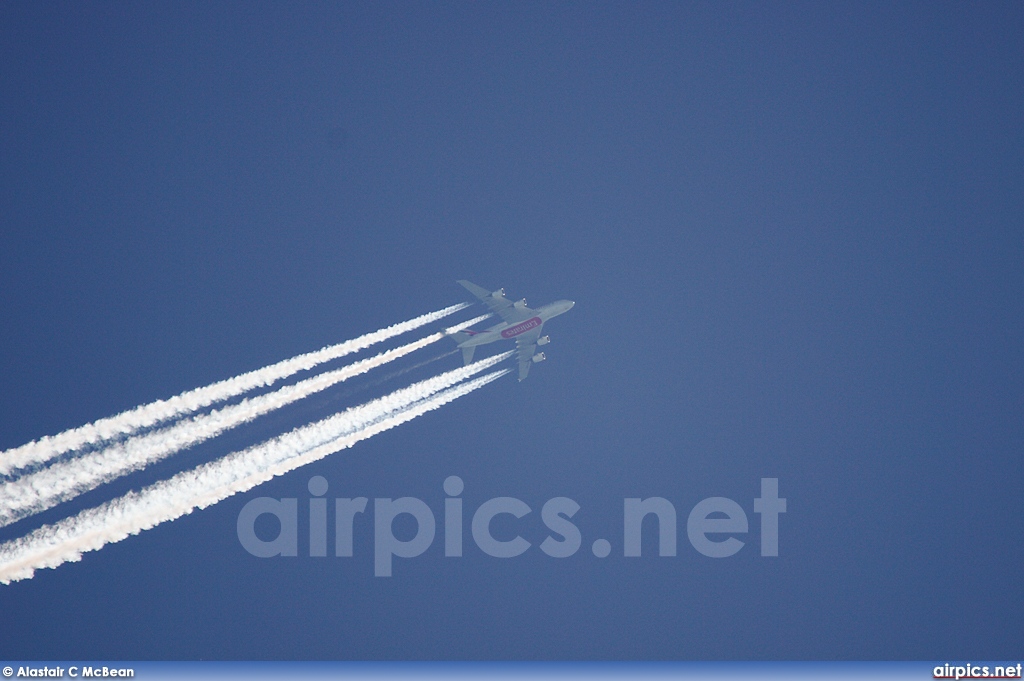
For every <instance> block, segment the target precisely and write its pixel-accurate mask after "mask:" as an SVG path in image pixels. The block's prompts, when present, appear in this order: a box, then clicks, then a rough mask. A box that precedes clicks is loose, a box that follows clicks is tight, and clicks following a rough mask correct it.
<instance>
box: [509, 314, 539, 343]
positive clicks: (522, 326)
mask: <svg viewBox="0 0 1024 681" xmlns="http://www.w3.org/2000/svg"><path fill="white" fill-rule="evenodd" d="M540 324H541V321H540V317H531V318H530V319H527V320H526V321H525V322H519V323H518V324H516V325H515V326H510V327H508V328H507V329H505V330H504V331H502V332H501V337H502V338H513V337H514V336H518V335H519V334H521V333H524V332H526V331H529V330H530V329H536V328H537V327H538V326H540Z"/></svg>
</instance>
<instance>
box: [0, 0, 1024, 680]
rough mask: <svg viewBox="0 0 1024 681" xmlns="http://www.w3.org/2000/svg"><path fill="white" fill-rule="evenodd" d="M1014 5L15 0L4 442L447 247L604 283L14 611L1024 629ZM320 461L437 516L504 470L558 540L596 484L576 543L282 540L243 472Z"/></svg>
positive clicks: (6, 111) (302, 631) (915, 638)
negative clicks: (256, 509)
mask: <svg viewBox="0 0 1024 681" xmlns="http://www.w3.org/2000/svg"><path fill="white" fill-rule="evenodd" d="M1022 29H1024V10H1022V7H1021V5H1020V4H1019V3H1007V2H986V3H903V4H898V5H893V4H891V3H859V4H854V5H843V6H840V7H831V6H826V5H825V4H823V3H790V4H785V5H768V4H752V3H748V4H736V3H679V4H669V3H643V4H638V5H626V4H613V3H592V4H581V3H559V4H542V3H525V4H496V3H478V4H469V3H465V4H464V3H455V4H453V3H444V4H409V3H401V4H389V3H365V4H356V3H347V4H326V3H307V4H301V5H294V4H284V3H280V4H268V3H237V4H231V3H217V4H214V5H211V4H209V3H191V4H190V3H148V4H142V5H138V4H128V3H115V4H102V5H98V4H77V3H51V4H39V3H20V2H19V3H4V4H3V5H2V6H0V209H2V210H0V216H2V229H0V319H2V324H0V386H2V387H0V448H2V449H6V448H9V447H13V446H17V445H20V444H22V443H24V442H27V441H29V440H31V439H34V438H37V437H40V436H42V435H46V434H52V433H56V432H59V431H61V430H63V429H65V428H69V427H74V426H77V425H81V424H83V423H86V422H89V421H92V420H94V419H96V418H99V417H103V416H107V415H110V414H113V413H116V412H118V411H121V410H123V409H126V408H130V407H132V406H134V405H136V404H140V403H143V402H148V401H151V400H154V399H158V398H164V397H168V396H170V395H173V394H176V393H178V392H181V391H183V390H187V389H189V388H193V387H196V386H200V385H205V384H207V383H210V382H212V381H215V380H219V379H222V378H226V377H229V376H232V375H235V374H238V373H241V372H243V371H247V370H250V369H254V368H257V367H260V366H263V365H266V364H269V363H271V362H274V361H277V360H280V359H283V358H286V357H290V356H292V355H295V354H298V353H301V352H306V351H309V350H313V349H316V348H319V347H321V346H323V345H327V344H330V343H335V342H339V341H342V340H345V339H348V338H352V337H355V336H357V335H359V334H361V333H364V332H367V331H372V330H374V329H377V328H380V327H383V326H386V325H388V324H392V323H395V322H398V321H402V320H404V319H408V318H411V317H413V316H416V315H418V314H422V313H424V312H427V311H429V310H433V309H438V308H440V307H444V306H446V305H449V304H451V303H454V302H458V301H461V300H465V299H466V298H467V297H466V295H465V292H464V291H463V290H462V289H461V288H460V287H459V286H457V285H456V284H455V280H456V279H462V278H467V279H470V280H473V281H475V282H477V283H479V284H481V285H483V286H485V287H488V288H497V287H499V286H504V287H505V289H506V291H507V292H508V294H509V296H510V297H513V298H519V297H522V296H525V297H526V298H527V300H528V301H529V302H530V303H531V304H542V303H545V302H549V301H550V300H554V299H559V298H569V299H572V300H575V301H576V303H577V304H576V307H575V308H574V309H573V310H572V311H571V312H570V313H569V314H567V315H565V316H564V317H561V318H559V319H557V320H555V321H554V322H552V323H551V325H550V328H546V329H545V330H546V331H547V332H548V333H549V334H550V335H551V337H552V343H551V345H550V346H548V349H549V351H548V358H549V359H548V361H547V362H545V363H544V364H542V365H539V366H537V367H536V368H535V369H534V370H533V371H532V372H531V376H530V379H529V380H528V381H526V382H524V383H522V384H517V383H516V382H515V380H514V379H513V378H511V377H510V378H507V379H503V380H501V381H499V382H497V383H495V384H492V385H490V386H487V387H486V388H484V389H482V390H481V391H479V392H478V393H475V394H473V395H471V396H467V397H465V398H463V399H460V400H459V401H457V402H455V403H454V404H451V405H449V406H447V407H445V408H444V409H442V410H440V411H438V412H434V413H432V414H429V415H427V416H424V417H422V418H420V419H418V420H416V421H414V422H411V423H409V424H407V425H405V426H402V427H401V428H398V429H396V430H394V431H391V432H389V433H386V434H383V435H380V436H378V437H376V438H373V439H371V440H369V441H367V442H364V443H361V444H360V445H358V446H356V447H355V448H353V449H351V450H347V451H345V452H342V453H340V454H338V455H335V456H332V457H330V458H328V459H326V460H323V461H321V462H318V463H316V464H313V465H310V466H308V467H306V468H303V469H301V470H299V471H295V472H293V473H291V474H289V475H286V476H283V477H281V478H278V479H276V480H274V481H272V482H270V483H267V484H265V485H262V486H260V487H258V488H256V489H254V490H252V491H251V492H248V493H246V494H242V495H238V496H236V497H233V498H231V499H229V500H227V501H225V502H223V503H221V504H219V505H217V506H215V507H212V508H210V509H207V510H205V511H202V512H199V513H195V514H192V515H190V516H187V517H185V518H183V519H181V520H178V521H176V522H173V523H169V524H165V525H162V526H160V527H158V528H156V529H154V530H151V531H149V532H145V533H143V534H142V535H140V536H138V537H133V538H130V539H128V540H126V541H124V542H122V543H119V544H116V545H112V546H109V547H107V548H105V549H103V550H102V551H99V552H96V553H92V554H88V555H86V556H85V558H84V560H83V561H82V562H81V563H74V564H69V565H65V566H62V567H61V568H59V569H57V570H45V571H42V572H40V573H38V574H37V576H36V577H35V578H34V579H32V580H28V581H24V582H19V583H16V584H13V585H10V586H7V587H0V613H3V615H4V616H3V617H2V618H0V655H2V656H5V657H13V656H17V657H21V658H37V659H56V658H75V657H79V658H80V657H89V658H140V659H200V658H203V659H541V660H547V659H876V658H878V659H932V658H943V659H945V658H972V659H980V658H983V657H989V658H992V657H996V658H998V657H1001V656H1005V655H1009V654H1013V653H1019V643H1020V639H1019V632H1020V631H1021V628H1022V625H1024V614H1022V612H1024V611H1022V609H1021V603H1022V602H1024V590H1022V586H1021V580H1020V578H1019V565H1020V563H1021V559H1022V558H1024V549H1022V546H1024V544H1022V542H1021V537H1022V533H1024V516H1022V514H1021V512H1020V510H1021V490H1022V489H1024V485H1022V482H1024V470H1022V461H1024V459H1022V456H1021V448H1022V444H1024V438H1022V435H1024V424H1022V417H1021V414H1022V413H1024V411H1022V407H1024V399H1022V398H1024V390H1022V389H1024V363H1022V352H1021V348H1022V347H1024V337H1022V336H1024V324H1022V320H1024V314H1022V312H1024V310H1022V302H1021V301H1022V300H1024V295H1022V294H1024V290H1022V289H1024V286H1022V284H1024V270H1022V267H1021V263H1022V256H1024V230H1022V225H1021V215H1022V210H1021V209H1022V201H1021V192H1020V188H1021V187H1022V186H1024V176H1022V175H1024V168H1022V165H1021V158H1024V155H1022V151H1024V149H1022V141H1024V140H1022V135H1021V120H1024V115H1022V114H1024V111H1022V108H1024V107H1022V104H1024V95H1022V90H1021V87H1020V84H1021V77H1022V75H1024V68H1022V67H1024V63H1022V62H1024V53H1022V52H1021V50H1020V46H1019V40H1020V35H1021V34H1022ZM445 349H447V348H445ZM429 356H430V354H429V352H427V351H425V352H424V354H423V355H422V356H419V355H418V356H416V358H410V360H409V362H408V364H407V366H408V365H411V364H413V363H414V361H415V359H425V358H427V357H429ZM457 361H458V360H457V358H456V357H449V358H445V359H443V360H439V361H438V362H435V363H434V364H432V365H430V368H429V369H426V368H424V369H422V370H420V373H419V374H410V375H409V377H408V378H407V379H401V380H399V379H396V380H395V381H393V382H392V383H389V384H386V385H385V386H383V388H382V387H366V389H365V390H366V392H365V394H367V395H369V394H372V391H373V390H377V391H378V392H379V391H380V390H384V389H391V388H392V387H395V388H397V387H399V386H400V385H402V384H403V383H402V380H409V379H411V378H416V377H420V376H425V375H429V372H430V371H439V370H440V369H441V368H450V367H454V366H456V365H457ZM368 378H369V377H368ZM341 393H343V391H338V394H332V395H327V396H323V397H321V398H317V399H314V400H311V401H310V403H309V404H303V405H300V406H298V407H297V408H295V409H292V410H290V411H289V412H288V413H285V414H281V415H276V416H275V417H271V418H268V419H266V420H264V421H260V422H257V423H255V424H253V425H252V426H251V427H247V428H246V429H244V430H243V432H239V433H235V434H232V435H230V436H228V437H226V438H222V439H220V440H218V441H215V442H212V443H209V444H208V445H204V446H201V447H198V448H196V449H195V450H192V451H189V452H186V453H184V454H183V455H182V456H181V457H179V458H178V459H177V460H176V462H174V463H168V464H166V465H161V466H158V467H156V469H155V470H154V471H146V472H144V473H142V474H139V475H137V476H133V477H132V478H130V479H128V480H125V481H121V482H119V483H116V484H114V485H111V486H110V487H109V489H107V490H106V491H102V492H101V491H98V492H97V493H96V494H94V495H85V496H83V497H82V498H81V499H80V500H76V501H75V502H71V504H69V506H68V508H67V509H64V511H63V513H65V514H66V513H67V512H69V511H70V512H74V511H77V510H78V509H79V508H84V507H86V506H89V505H92V504H94V503H98V502H99V501H102V500H104V499H106V498H110V497H111V496H115V495H116V494H120V493H122V492H123V491H125V490H127V489H132V488H138V487H139V486H141V485H143V484H146V483H147V482H150V481H151V480H153V479H156V478H157V477H158V476H160V475H163V474H166V473H168V472H171V471H172V470H177V469H175V468H173V467H174V466H178V467H188V466H191V465H195V464H196V463H198V462H200V461H204V460H209V459H211V458H215V457H216V456H219V455H221V454H224V453H227V452H229V451H233V450H234V449H236V448H238V447H241V446H245V445H246V444H249V443H251V442H255V441H259V440H260V439H262V438H265V437H268V436H270V435H273V434H276V433H277V432H281V431H282V430H285V429H288V428H291V427H293V426H295V425H299V424H300V423H303V422H305V421H306V420H309V419H312V418H320V417H322V416H325V415H326V414H328V413H330V412H331V411H332V410H333V409H336V408H339V405H340V406H346V405H347V404H351V403H355V402H358V400H359V399H361V398H360V397H359V396H358V395H355V396H353V395H346V394H341ZM313 475H322V476H324V477H325V478H326V479H327V480H328V481H329V484H330V489H329V492H328V495H327V496H328V497H332V498H333V497H357V496H365V497H369V498H370V499H373V498H375V497H395V498H397V497H402V496H413V497H418V498H420V499H423V500H424V501H426V502H427V503H428V504H429V505H430V506H431V507H432V508H433V509H434V512H435V514H437V515H438V517H440V513H441V509H442V507H443V499H444V493H443V491H442V488H441V485H442V482H443V481H444V479H445V478H446V477H447V476H449V475H459V476H460V477H462V478H463V479H464V481H465V483H466V490H465V492H464V494H463V499H464V502H465V504H466V507H467V508H468V509H470V510H472V509H473V508H475V507H476V506H478V505H479V504H480V503H482V502H483V501H485V500H487V499H490V498H492V497H499V496H512V497H517V498H520V499H522V500H524V501H526V502H527V503H528V504H529V505H530V507H531V508H532V509H533V513H532V514H531V515H530V516H527V517H526V518H524V519H522V520H520V521H511V520H508V519H507V518H506V520H508V524H507V526H502V527H501V528H498V525H497V524H496V530H495V531H496V532H498V531H499V529H500V530H501V531H507V532H509V533H510V534H514V533H519V534H521V535H522V536H524V537H525V538H527V539H528V540H530V541H531V542H532V543H534V544H535V545H536V544H539V542H540V541H541V540H543V538H544V536H545V529H544V527H543V525H542V523H541V522H540V518H539V515H540V513H539V511H540V507H541V506H542V505H543V503H544V502H545V501H546V500H547V499H549V498H552V497H556V496H566V497H570V498H573V499H575V500H576V501H577V502H578V503H579V504H580V506H581V511H580V512H579V514H578V515H577V516H576V517H575V519H574V520H575V522H576V523H577V525H578V526H579V528H580V530H581V533H582V535H583V541H584V544H583V549H582V550H581V551H580V552H579V553H577V554H576V555H574V556H572V557H570V558H567V559H562V560H557V559H553V558H550V557H548V556H546V555H544V554H542V553H541V552H540V551H538V550H537V547H536V546H534V547H533V548H532V549H531V550H530V551H529V552H527V553H526V554H524V555H522V556H520V557H518V558H515V559H509V560H500V559H495V558H490V557H488V556H486V555H483V554H482V553H481V552H479V551H476V550H475V549H474V550H470V548H472V547H471V545H470V544H468V543H467V547H468V548H467V551H466V555H465V556H463V558H461V559H457V560H455V559H445V558H444V556H443V543H442V542H441V541H440V540H435V542H434V544H433V546H432V547H431V548H430V549H429V550H428V551H427V553H425V554H424V555H422V556H420V557H418V558H415V559H409V560H406V561H400V562H398V563H397V564H396V570H395V576H394V577H392V578H388V579H384V578H374V577H373V570H372V566H373V562H372V549H373V544H372V526H371V525H369V524H366V525H365V526H359V527H357V530H356V555H355V556H354V557H353V558H351V559H337V558H327V559H312V558H310V557H309V556H305V557H303V556H301V555H300V556H299V557H298V558H295V559H285V558H275V559H258V558H255V557H253V556H251V555H249V554H248V553H246V552H245V550H244V549H243V548H242V547H241V545H240V544H239V541H238V539H237V536H236V532H235V524H236V519H237V517H238V514H239V511H240V510H241V508H242V507H243V506H244V504H245V503H246V502H247V501H249V500H250V499H252V498H256V497H258V496H270V497H275V498H282V497H298V498H299V499H300V502H303V503H304V501H305V499H308V497H309V493H308V492H307V491H306V484H307V481H308V480H309V478H310V477H311V476H313ZM762 477H777V478H779V481H780V482H779V485H780V494H781V495H782V496H784V497H786V498H787V499H788V511H787V513H786V514H785V515H784V516H782V518H781V527H780V555H779V557H778V558H771V559H769V558H762V557H761V556H759V555H758V550H757V547H758V545H759V543H758V536H759V527H758V523H757V520H756V519H757V516H755V515H754V513H753V499H754V497H756V496H757V495H758V492H759V489H760V487H759V485H760V482H759V481H760V479H761V478H762ZM654 496H661V497H665V498H667V499H669V500H670V501H671V502H672V503H673V504H674V505H675V507H676V508H677V510H678V512H679V517H680V532H679V541H680V543H679V554H678V555H677V556H675V557H664V558H662V557H658V556H657V555H655V552H653V551H650V550H645V555H644V556H643V557H641V558H639V559H636V558H630V559H627V558H624V557H623V555H622V504H623V501H622V500H623V498H626V497H654ZM712 496H722V497H728V498H731V499H734V500H736V501H737V502H738V503H739V504H740V505H741V506H742V507H743V508H744V509H745V510H746V513H747V514H748V515H749V517H750V519H751V531H750V533H749V535H748V536H746V537H745V540H746V541H747V546H745V547H744V548H743V550H741V551H740V552H739V553H738V554H736V555H735V556H733V557H731V558H727V559H720V560H713V559H709V558H705V557H704V556H701V555H700V554H698V553H697V552H696V551H694V550H693V549H692V547H690V545H689V543H688V542H687V540H686V533H685V519H686V515H687V514H688V513H689V509H691V508H692V507H693V506H694V505H695V504H696V503H697V502H698V501H700V500H701V499H704V498H706V497H712ZM371 504H372V502H371ZM59 517H61V513H58V512H57V511H56V510H55V511H54V512H51V513H49V514H44V515H43V516H41V517H40V520H37V521H36V524H38V523H39V522H43V521H46V522H50V521H52V520H54V519H56V518H59ZM497 522H498V521H496V523H497ZM467 525H468V520H467ZM33 526H34V525H32V524H31V522H25V523H24V524H18V525H14V526H11V527H9V528H3V529H0V539H3V540H6V539H9V538H11V537H13V536H17V535H18V534H20V533H22V532H23V531H27V530H28V529H30V528H31V527H33ZM399 529H400V528H399ZM409 529H410V531H411V527H410V528H409ZM648 530H650V531H649V532H648ZM597 538H607V539H609V540H610V541H611V542H612V553H611V556H609V557H608V558H606V559H598V558H595V557H594V556H593V555H592V553H591V552H590V551H589V546H590V543H591V542H592V541H593V540H594V539H597ZM655 538H656V533H655V532H654V530H653V529H651V528H649V527H646V526H645V534H644V541H645V542H646V543H645V547H650V546H654V540H655ZM467 541H468V536H467ZM300 553H301V551H300Z"/></svg>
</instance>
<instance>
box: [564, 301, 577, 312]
mask: <svg viewBox="0 0 1024 681" xmlns="http://www.w3.org/2000/svg"><path fill="white" fill-rule="evenodd" d="M565 302H567V303H569V306H568V307H566V308H565V309H566V310H571V309H572V308H574V307H575V306H576V301H575V300H567V301H565Z"/></svg>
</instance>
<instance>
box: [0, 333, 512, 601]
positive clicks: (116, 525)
mask: <svg viewBox="0 0 1024 681" xmlns="http://www.w3.org/2000/svg"><path fill="white" fill-rule="evenodd" d="M512 354H513V353H512V352H506V353H503V354H501V355H496V356H494V357H490V358H488V359H484V360H481V361H479V362H475V363H473V364H470V365H469V366H466V367H461V368H459V369H454V370H452V371H449V372H446V373H444V374H441V375H439V376H436V377H434V378H430V379H426V380H424V381H420V382H419V383H415V384H413V385H412V386H409V387H408V388H405V389H402V390H398V391H396V392H394V393H391V394H390V395H386V396H384V397H382V398H379V399H377V400H373V401H372V402H368V403H367V404H365V405H362V406H360V407H354V408H353V409H349V410H348V411H346V412H343V413H341V414H337V415H335V416H332V417H329V418H327V419H324V420H322V421H319V422H317V423H314V424H311V425H309V426H305V427H303V428H299V429H296V430H294V431H292V432H290V433H287V434H285V435H281V436H279V437H277V438H274V439H272V440H269V441H267V442H265V443H262V444H260V445H256V446H254V447H250V448H248V449H246V450H243V451H241V452H236V453H234V454H229V455H227V456H225V457H223V458H221V459H218V460H217V461H213V462H210V463H207V464H203V465H202V466H199V467H197V468H195V469H193V470H190V471H185V472H183V473H179V474H178V475H175V476H174V477H172V478H170V479H169V480H166V481H162V482H159V483H156V484H153V485H150V486H149V487H147V488H145V489H143V490H142V491H140V492H130V493H128V494H126V495H124V496H123V497H120V498H118V499H114V500H112V501H109V502H107V503H105V504H103V505H101V506H98V507H96V508H92V509H88V510H85V511H82V512H81V513H79V514H78V515H76V516H73V517H71V518H67V519H65V520H62V521H60V522H58V523H55V524H53V525H46V526H43V527H41V528H39V529H37V530H35V531H34V532H32V533H30V534H29V535H27V536H25V537H22V538H20V539H15V540H12V541H10V542H7V543H6V544H3V545H0V583H3V584H9V583H10V582H12V581H17V580H20V579H27V578H30V577H32V575H33V574H34V572H35V570H37V569H41V568H46V567H51V568H53V567H57V566H58V565H61V564H62V563H65V562H68V561H77V560H80V559H81V557H82V554H83V553H85V552H87V551H95V550H98V549H100V548H102V547H103V546H105V545H107V544H109V543H112V542H118V541H121V540H122V539H125V538H126V537H128V536H129V535H132V534H138V533H139V532H141V531H142V530H147V529H150V528H152V527H155V526H156V525H159V524H160V523H163V522H167V521H169V520H174V519H175V518H179V517H181V516H182V515H185V514H187V513H191V512H192V511H193V510H195V509H197V508H206V507H207V506H210V505H213V504H215V503H217V502H218V501H221V500H223V499H226V498H227V497H229V496H231V495H233V494H237V493H239V492H244V491H247V490H249V489H252V488H253V487H255V486H256V485H258V484H260V483H262V482H265V481H267V480H270V479H271V478H273V477H276V476H278V475H282V474H284V473H286V472H288V471H291V470H294V469H295V468H298V467H300V466H303V465H305V464H307V463H310V462H312V461H316V460H318V459H321V458H323V457H326V456H328V455H330V454H333V453H334V452H337V451H340V450H342V449H346V448H348V447H351V446H352V445H354V444H355V443H357V442H359V441H361V440H365V439H367V438H370V437H373V436H374V435H376V434H378V433H381V432H383V431H385V430H388V429H390V428H394V427H395V426H398V425H401V424H402V423H405V422H407V421H410V420H412V419H414V418H416V417H417V416H420V415H422V414H425V413H427V412H428V411H432V410H434V409H437V408H439V407H441V406H443V405H445V404H447V403H448V402H451V401H452V400H455V399H457V398H459V397H461V396H463V395H466V394H468V393H470V392H472V391H474V390H476V389H478V388H480V387H482V386H484V385H486V384H487V383H490V382H491V381H493V380H495V379H497V378H499V377H500V376H503V375H505V374H506V373H508V371H509V370H508V369H502V370H499V371H495V372H493V373H490V374H487V375H484V376H481V377H479V378H476V379H472V380H468V381H467V380H465V379H467V378H468V377H469V376H472V375H473V374H475V373H479V372H480V371H483V370H484V369H486V368H488V367H490V366H493V365H494V364H496V363H498V362H500V361H502V360H504V359H507V358H508V357H510V356H511V355H512ZM460 381H465V382H462V383H460ZM456 383H459V385H455V384H456ZM452 385H455V387H450V386H452Z"/></svg>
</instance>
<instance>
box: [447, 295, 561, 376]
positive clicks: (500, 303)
mask: <svg viewBox="0 0 1024 681" xmlns="http://www.w3.org/2000/svg"><path fill="white" fill-rule="evenodd" d="M459 283H460V284H462V285H463V286H464V287H465V288H466V289H467V290H468V291H469V292H470V293H472V294H473V295H474V296H476V297H477V298H479V299H480V300H482V301H483V302H484V303H485V304H486V305H487V307H489V308H491V312H493V313H494V314H496V315H498V316H499V317H501V323H500V324H495V325H494V326H492V327H491V328H489V329H487V330H486V331H470V330H466V331H460V332H458V333H455V334H452V336H453V338H455V342H456V343H458V344H459V347H460V348H462V360H463V362H465V363H466V364H469V363H470V362H472V361H473V352H474V351H476V348H477V346H478V345H486V344H488V343H493V342H494V341H500V340H508V339H512V338H515V339H516V351H517V352H518V354H519V380H520V381H521V380H523V379H524V378H526V374H527V373H529V371H530V365H532V364H534V363H536V362H543V361H544V360H545V359H546V357H545V355H544V353H543V352H537V346H538V345H547V344H548V343H549V342H550V341H551V339H550V338H548V337H547V336H541V335H540V333H541V329H543V328H544V322H546V321H547V320H549V319H551V318H552V317H557V316H558V315H560V314H562V313H564V312H568V311H569V310H570V309H572V306H573V305H575V304H576V303H574V302H573V301H571V300H556V301H555V302H553V303H548V304H547V305H544V306H543V307H541V308H540V309H539V310H531V309H530V308H528V307H526V298H523V299H522V300H520V301H519V302H518V303H513V302H512V301H511V300H509V299H508V298H506V297H505V289H502V288H500V289H498V290H497V291H494V292H491V291H488V290H487V289H484V288H481V287H479V286H477V285H476V284H474V283H472V282H470V281H466V280H465V279H460V280H459Z"/></svg>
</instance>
